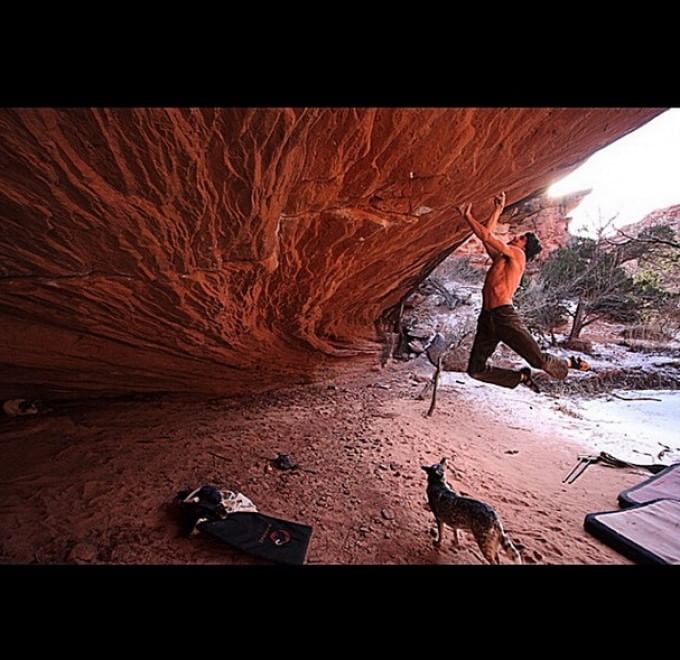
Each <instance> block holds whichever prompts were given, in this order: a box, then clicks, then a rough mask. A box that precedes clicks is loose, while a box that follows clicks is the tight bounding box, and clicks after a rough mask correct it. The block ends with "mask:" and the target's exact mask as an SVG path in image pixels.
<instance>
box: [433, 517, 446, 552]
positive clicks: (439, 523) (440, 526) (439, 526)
mask: <svg viewBox="0 0 680 660" xmlns="http://www.w3.org/2000/svg"><path fill="white" fill-rule="evenodd" d="M443 533H444V523H442V521H441V520H439V518H437V538H436V539H435V542H434V544H435V545H436V546H437V547H439V546H440V545H441V544H442V535H443Z"/></svg>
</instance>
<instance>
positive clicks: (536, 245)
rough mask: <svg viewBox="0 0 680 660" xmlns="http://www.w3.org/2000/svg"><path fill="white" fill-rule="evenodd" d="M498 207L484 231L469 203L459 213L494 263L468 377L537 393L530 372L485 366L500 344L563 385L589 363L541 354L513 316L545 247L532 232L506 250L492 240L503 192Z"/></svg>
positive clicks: (486, 283) (587, 367)
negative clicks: (529, 266)
mask: <svg viewBox="0 0 680 660" xmlns="http://www.w3.org/2000/svg"><path fill="white" fill-rule="evenodd" d="M494 206H495V208H494V210H493V213H492V214H491V215H490V216H489V219H488V220H487V221H486V226H485V225H482V224H481V223H479V222H478V221H477V220H475V218H474V217H473V215H472V204H470V203H467V204H463V205H462V206H459V207H458V210H459V211H460V213H461V214H462V216H463V217H464V218H465V220H466V222H467V223H468V224H469V225H470V229H472V231H473V233H474V234H475V236H477V238H479V239H480V240H481V241H482V244H483V245H484V248H485V250H486V251H487V253H488V254H489V256H490V257H491V259H492V260H493V263H492V264H491V268H490V269H489V272H488V273H487V274H486V279H485V280H484V288H483V289H482V311H481V314H480V315H479V320H478V321H477V333H476V335H475V340H474V343H473V345H472V351H471V352H470V361H469V363H468V368H467V372H468V374H469V375H470V376H472V378H476V379H477V380H482V381H484V382H487V383H493V384H494V385H500V386H502V387H510V388H513V387H517V385H519V384H520V383H523V384H525V385H527V386H528V387H530V388H531V389H533V390H534V391H535V392H538V391H539V389H538V387H537V385H536V384H535V383H534V381H533V380H532V377H531V369H530V368H529V367H523V368H522V369H519V370H517V371H515V370H513V369H501V368H499V367H490V366H488V365H487V360H488V359H489V358H490V357H491V355H492V353H493V352H494V351H495V350H496V346H498V342H501V341H502V342H503V343H504V344H506V345H507V346H509V347H510V348H511V349H512V350H513V351H515V353H517V354H518V355H520V356H521V357H523V358H524V359H525V360H526V361H527V362H528V363H529V364H530V365H531V366H532V367H534V368H535V369H542V370H543V371H545V372H546V373H547V374H549V375H550V376H552V377H553V378H557V379H560V380H561V379H564V378H566V377H567V373H568V370H569V369H570V368H571V369H578V370H581V371H585V370H587V369H589V366H588V363H587V362H586V361H585V360H582V359H581V358H578V357H569V358H561V357H555V356H553V355H550V354H548V353H543V352H542V351H541V349H540V347H539V346H538V344H537V343H536V341H535V340H534V338H533V337H532V336H531V334H530V333H529V331H528V330H527V329H526V327H525V325H524V323H523V322H522V320H521V319H520V317H519V314H517V312H516V311H515V308H514V307H513V305H512V297H513V295H514V293H515V291H517V287H519V283H520V280H521V279H522V274H523V273H524V268H525V266H526V263H527V260H531V259H533V258H534V257H535V256H536V255H537V254H538V253H539V252H540V251H541V250H542V247H541V243H540V242H539V240H538V238H537V237H536V235H535V234H534V233H533V232H530V231H529V232H526V233H525V234H522V235H521V236H516V237H515V238H513V239H512V240H510V241H509V242H508V243H507V244H505V243H503V242H502V241H501V240H499V239H498V237H496V236H494V234H493V231H494V229H495V227H496V225H497V224H498V219H499V218H500V217H501V213H502V212H503V208H504V207H505V193H504V192H502V193H500V195H497V196H496V197H495V198H494Z"/></svg>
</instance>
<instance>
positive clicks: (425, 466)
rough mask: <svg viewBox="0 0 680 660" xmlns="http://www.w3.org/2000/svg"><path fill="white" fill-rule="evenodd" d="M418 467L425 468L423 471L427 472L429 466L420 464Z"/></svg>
mask: <svg viewBox="0 0 680 660" xmlns="http://www.w3.org/2000/svg"><path fill="white" fill-rule="evenodd" d="M420 469H421V470H425V472H429V470H430V467H429V466H428V465H421V466H420Z"/></svg>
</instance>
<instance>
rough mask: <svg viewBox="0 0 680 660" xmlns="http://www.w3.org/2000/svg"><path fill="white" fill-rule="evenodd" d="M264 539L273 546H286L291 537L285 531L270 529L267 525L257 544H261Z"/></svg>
mask: <svg viewBox="0 0 680 660" xmlns="http://www.w3.org/2000/svg"><path fill="white" fill-rule="evenodd" d="M265 539H269V540H270V541H271V542H272V543H273V544H274V545H278V546H281V545H286V543H290V539H291V536H290V534H289V533H288V532H287V531H286V530H285V529H272V526H271V525H270V524H269V523H267V528H266V529H265V530H264V533H263V534H262V536H260V538H259V542H260V543H263V542H264V540H265Z"/></svg>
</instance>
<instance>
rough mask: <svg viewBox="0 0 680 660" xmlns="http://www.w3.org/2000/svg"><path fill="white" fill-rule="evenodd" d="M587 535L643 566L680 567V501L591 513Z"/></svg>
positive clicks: (665, 501) (586, 526)
mask: <svg viewBox="0 0 680 660" xmlns="http://www.w3.org/2000/svg"><path fill="white" fill-rule="evenodd" d="M584 527H585V529H586V531H587V532H589V533H590V534H592V535H593V536H595V537H596V538H598V539H600V541H602V542H603V543H605V544H606V545H608V546H610V547H611V548H614V550H616V551H617V552H620V553H621V554H622V555H625V556H626V557H628V558H629V559H632V560H633V561H636V562H638V563H641V564H680V501H679V500H656V501H654V502H649V503H647V504H638V505H635V506H632V507H630V508H628V509H623V510H620V511H605V512H602V513H589V514H588V515H587V516H586V519H585V523H584Z"/></svg>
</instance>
